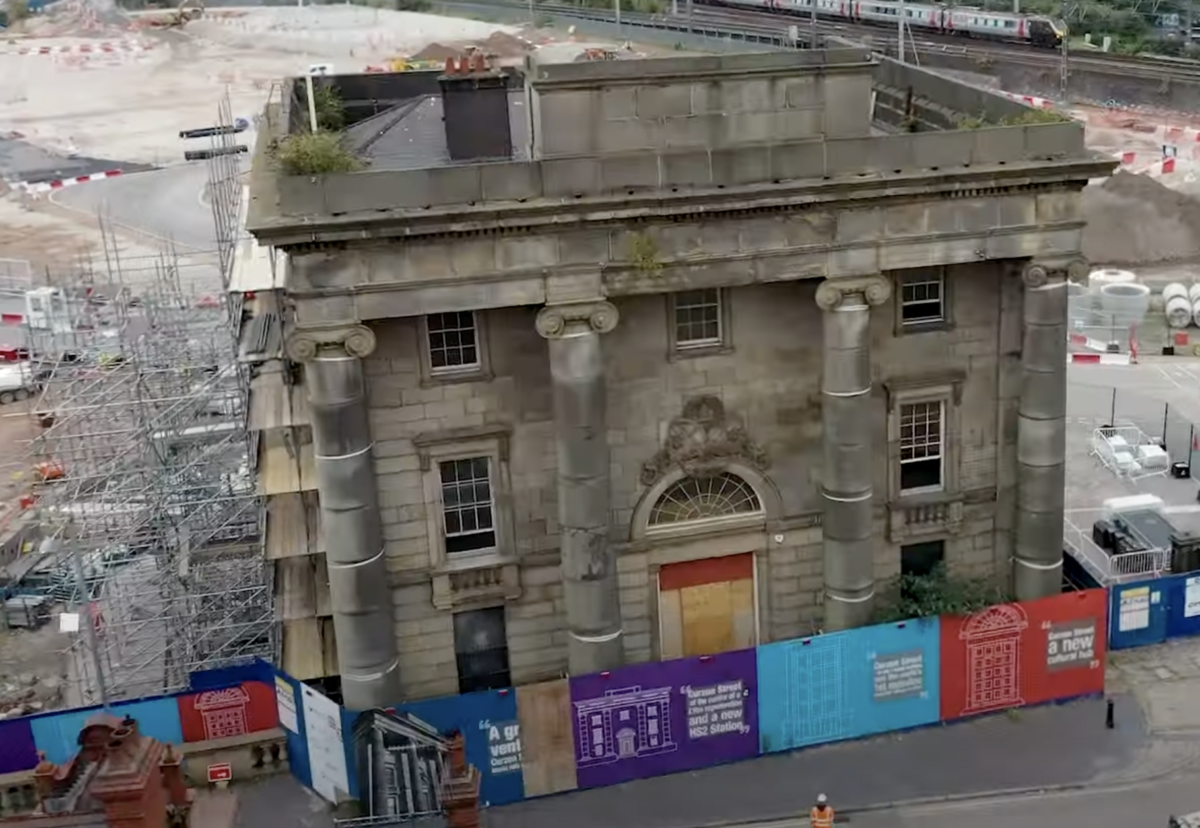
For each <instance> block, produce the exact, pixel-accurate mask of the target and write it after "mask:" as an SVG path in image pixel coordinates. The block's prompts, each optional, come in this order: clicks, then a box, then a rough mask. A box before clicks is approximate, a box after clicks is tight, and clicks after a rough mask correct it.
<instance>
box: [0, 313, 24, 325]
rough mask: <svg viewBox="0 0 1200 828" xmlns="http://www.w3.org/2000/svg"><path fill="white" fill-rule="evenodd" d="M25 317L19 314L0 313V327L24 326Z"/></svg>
mask: <svg viewBox="0 0 1200 828" xmlns="http://www.w3.org/2000/svg"><path fill="white" fill-rule="evenodd" d="M24 324H25V316H24V314H20V313H0V325H24Z"/></svg>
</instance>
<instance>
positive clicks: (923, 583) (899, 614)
mask: <svg viewBox="0 0 1200 828" xmlns="http://www.w3.org/2000/svg"><path fill="white" fill-rule="evenodd" d="M880 598H881V600H880V602H879V604H878V605H877V607H876V611H875V620H876V621H877V622H878V623H881V624H882V623H891V622H895V621H904V620H906V619H909V618H932V617H935V616H939V615H971V614H972V613H976V612H979V611H980V610H983V609H987V608H988V607H990V606H993V605H994V604H1004V603H1007V602H1008V600H1009V595H1008V594H1007V593H1006V592H1005V591H1004V590H1003V589H1001V588H1000V587H999V586H997V585H996V583H995V582H994V581H991V580H988V579H987V578H966V577H961V576H956V575H951V574H950V573H949V572H948V571H947V570H946V567H945V565H944V564H938V565H937V566H936V567H934V570H933V571H932V572H930V573H929V574H928V575H901V576H899V577H898V578H896V579H895V580H893V581H892V582H891V583H890V584H888V586H887V588H886V589H885V590H884V591H883V594H882V595H881V596H880Z"/></svg>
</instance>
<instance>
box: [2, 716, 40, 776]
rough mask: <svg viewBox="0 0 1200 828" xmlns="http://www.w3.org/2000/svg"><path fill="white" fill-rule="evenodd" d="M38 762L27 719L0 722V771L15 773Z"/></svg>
mask: <svg viewBox="0 0 1200 828" xmlns="http://www.w3.org/2000/svg"><path fill="white" fill-rule="evenodd" d="M37 763H38V756H37V747H36V746H35V745H34V743H33V729H32V728H31V727H30V726H29V720H28V719H10V720H9V721H7V722H0V773H16V772H17V771H25V770H29V769H30V768H32V767H34V766H35V765H37Z"/></svg>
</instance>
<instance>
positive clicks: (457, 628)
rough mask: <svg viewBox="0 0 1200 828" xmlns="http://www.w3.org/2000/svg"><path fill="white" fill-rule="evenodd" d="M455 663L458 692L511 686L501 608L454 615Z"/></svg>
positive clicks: (506, 634) (505, 627) (505, 631)
mask: <svg viewBox="0 0 1200 828" xmlns="http://www.w3.org/2000/svg"><path fill="white" fill-rule="evenodd" d="M454 661H455V663H456V664H457V666H458V692H460V693H474V692H476V691H477V690H503V689H504V688H506V687H511V686H512V678H511V676H510V675H509V672H508V628H507V626H506V625H505V622H504V607H491V608H489V609H481V610H471V611H470V612H460V613H456V614H455V616H454Z"/></svg>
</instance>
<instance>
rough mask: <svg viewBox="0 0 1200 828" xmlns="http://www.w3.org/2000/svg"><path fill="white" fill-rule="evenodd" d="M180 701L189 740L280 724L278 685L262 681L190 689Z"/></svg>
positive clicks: (269, 727) (183, 722) (204, 738)
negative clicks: (221, 687)
mask: <svg viewBox="0 0 1200 828" xmlns="http://www.w3.org/2000/svg"><path fill="white" fill-rule="evenodd" d="M176 701H177V702H178V704H179V724H180V725H181V727H182V730H183V741H185V742H205V741H208V740H209V739H226V738H229V737H230V736H243V735H245V734H247V733H255V732H257V731H259V730H270V729H271V728H273V727H278V726H279V711H278V708H277V707H276V706H275V689H274V688H273V687H268V686H267V685H265V684H263V683H262V682H261V681H246V682H242V683H241V684H239V685H237V686H236V687H226V688H225V689H224V690H205V691H204V692H203V693H189V694H187V695H184V696H179V697H178V698H177V699H176Z"/></svg>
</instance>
